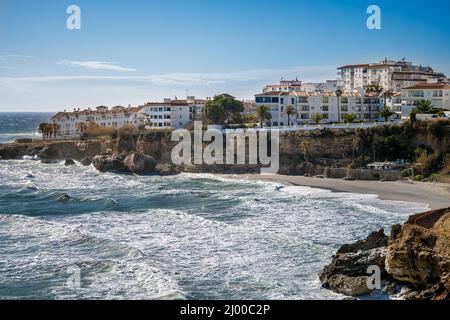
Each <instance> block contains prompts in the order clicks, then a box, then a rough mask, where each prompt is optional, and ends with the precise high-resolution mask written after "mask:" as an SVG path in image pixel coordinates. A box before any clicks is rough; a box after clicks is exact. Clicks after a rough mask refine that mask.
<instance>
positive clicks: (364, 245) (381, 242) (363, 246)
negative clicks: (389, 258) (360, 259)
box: [337, 229, 389, 253]
mask: <svg viewBox="0 0 450 320" xmlns="http://www.w3.org/2000/svg"><path fill="white" fill-rule="evenodd" d="M388 239H389V238H388V236H386V235H385V234H384V230H383V229H380V230H378V231H376V232H372V233H371V234H370V235H369V236H368V237H367V238H366V239H364V240H359V241H356V242H355V243H352V244H344V245H342V246H341V247H340V248H339V250H338V251H337V253H348V252H358V251H359V250H363V251H367V250H371V249H375V248H380V247H386V246H387V244H388Z"/></svg>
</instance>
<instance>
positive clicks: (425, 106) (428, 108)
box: [415, 100, 434, 113]
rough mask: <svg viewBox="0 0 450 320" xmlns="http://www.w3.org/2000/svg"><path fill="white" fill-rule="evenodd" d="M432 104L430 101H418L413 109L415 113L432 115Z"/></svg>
mask: <svg viewBox="0 0 450 320" xmlns="http://www.w3.org/2000/svg"><path fill="white" fill-rule="evenodd" d="M433 109H434V108H433V104H432V102H431V101H430V100H420V101H419V102H418V103H417V105H416V108H415V111H416V113H432V112H433V111H434V110H433Z"/></svg>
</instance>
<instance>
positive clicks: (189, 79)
mask: <svg viewBox="0 0 450 320" xmlns="http://www.w3.org/2000/svg"><path fill="white" fill-rule="evenodd" d="M64 64H65V63H64ZM91 66H92V65H91ZM116 67H117V66H116ZM119 68H120V67H119ZM335 70H336V66H298V67H291V68H285V69H254V70H243V71H233V72H216V73H181V72H180V73H164V74H152V75H142V76H86V75H81V76H39V77H0V86H2V85H3V86H6V85H12V84H17V85H20V84H33V83H50V82H73V81H82V82H87V81H126V82H144V83H151V84H154V85H161V86H174V85H180V86H201V85H217V84H225V83H235V82H251V81H266V82H271V81H277V80H278V79H280V77H285V78H289V77H295V76H298V77H299V79H301V80H304V81H323V80H326V79H331V78H333V76H334V75H335V74H336V71H335Z"/></svg>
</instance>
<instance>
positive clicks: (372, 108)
mask: <svg viewBox="0 0 450 320" xmlns="http://www.w3.org/2000/svg"><path fill="white" fill-rule="evenodd" d="M338 99H339V111H338ZM255 102H256V105H257V106H260V105H266V106H267V107H268V108H269V111H270V113H271V115H272V119H271V120H270V121H269V122H268V123H267V125H268V126H287V125H288V115H287V113H286V108H287V107H288V106H293V107H294V109H295V113H296V114H294V115H292V116H291V118H290V121H291V123H290V125H301V124H306V123H311V122H312V120H311V116H312V114H313V113H321V114H322V116H323V120H322V122H338V121H339V119H340V120H341V121H342V115H343V114H346V113H354V114H356V115H357V117H358V119H360V120H362V121H374V120H378V119H379V115H378V112H379V108H380V106H381V105H382V101H381V99H380V98H378V97H365V96H364V95H361V94H359V93H356V92H352V93H344V94H343V95H342V96H341V97H337V96H336V93H335V92H305V91H300V92H296V91H291V92H278V91H272V92H263V93H260V94H257V95H255Z"/></svg>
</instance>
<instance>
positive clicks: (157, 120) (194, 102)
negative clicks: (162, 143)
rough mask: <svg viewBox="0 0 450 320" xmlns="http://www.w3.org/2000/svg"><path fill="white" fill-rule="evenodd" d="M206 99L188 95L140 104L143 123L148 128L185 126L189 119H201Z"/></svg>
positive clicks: (177, 127)
mask: <svg viewBox="0 0 450 320" xmlns="http://www.w3.org/2000/svg"><path fill="white" fill-rule="evenodd" d="M205 104H206V100H199V99H195V97H188V98H187V99H186V100H178V99H175V100H172V99H164V101H163V102H147V103H146V104H145V105H143V106H141V108H142V109H141V111H140V113H141V114H144V117H145V125H146V127H147V128H149V129H172V130H173V129H179V128H187V127H188V125H189V123H190V122H191V121H195V120H201V119H202V116H203V109H204V106H205Z"/></svg>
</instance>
